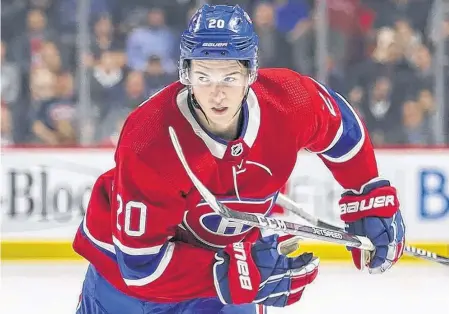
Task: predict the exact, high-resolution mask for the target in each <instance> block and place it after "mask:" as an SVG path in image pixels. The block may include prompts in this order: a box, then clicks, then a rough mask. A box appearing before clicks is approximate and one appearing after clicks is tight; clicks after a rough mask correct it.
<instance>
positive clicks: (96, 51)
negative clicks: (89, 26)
mask: <svg viewBox="0 0 449 314" xmlns="http://www.w3.org/2000/svg"><path fill="white" fill-rule="evenodd" d="M91 38H92V41H91V43H90V55H89V57H90V58H92V60H98V59H99V58H100V56H101V54H102V53H103V52H104V51H119V50H122V46H121V44H120V42H119V40H118V38H117V37H115V36H114V27H113V25H112V20H111V17H110V16H108V15H102V16H100V17H99V18H98V20H97V21H96V22H95V25H94V33H93V34H92V36H91Z"/></svg>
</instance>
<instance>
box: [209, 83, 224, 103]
mask: <svg viewBox="0 0 449 314" xmlns="http://www.w3.org/2000/svg"><path fill="white" fill-rule="evenodd" d="M211 96H212V99H213V101H214V102H216V103H220V102H221V101H222V100H223V99H224V98H225V97H226V95H225V93H224V92H223V90H221V89H220V88H219V87H218V86H216V87H214V89H213V90H212V94H211Z"/></svg>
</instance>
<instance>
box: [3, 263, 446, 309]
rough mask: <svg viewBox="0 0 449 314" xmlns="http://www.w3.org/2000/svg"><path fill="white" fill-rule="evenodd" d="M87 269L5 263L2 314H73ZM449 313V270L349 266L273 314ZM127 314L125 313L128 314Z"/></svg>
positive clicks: (333, 270)
mask: <svg viewBox="0 0 449 314" xmlns="http://www.w3.org/2000/svg"><path fill="white" fill-rule="evenodd" d="M85 270H86V264H84V263H61V262H59V263H51V264H50V263H46V264H42V263H38V264H36V263H34V264H31V263H14V264H13V263H4V264H3V265H2V266H1V292H0V313H2V314H22V313H27V314H69V313H75V307H76V304H77V301H78V295H79V292H80V289H81V285H82V280H83V277H84V272H85ZM430 312H431V313H446V314H447V313H449V268H447V267H442V266H439V265H435V266H433V265H430V264H427V263H426V264H419V265H416V264H402V265H397V266H395V267H394V268H393V269H392V270H390V272H388V273H386V274H384V275H368V274H367V273H361V272H358V271H356V269H355V268H353V267H352V265H349V264H340V265H337V264H327V263H323V264H322V265H321V266H320V273H319V275H318V277H317V279H316V281H315V282H314V283H313V284H312V285H311V286H309V287H308V288H307V289H306V291H305V293H304V296H303V299H302V300H301V302H300V303H299V304H297V305H293V306H291V307H288V308H284V309H271V308H270V309H269V310H268V313H269V314H282V313H287V314H289V313H291V314H293V313H295V314H296V313H298V314H306V313H313V314H321V313H322V314H339V313H341V314H395V313H398V314H399V313H400V314H402V313H407V314H408V313H410V314H411V313H430ZM124 314H125V313H124Z"/></svg>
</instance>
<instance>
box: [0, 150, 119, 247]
mask: <svg viewBox="0 0 449 314" xmlns="http://www.w3.org/2000/svg"><path fill="white" fill-rule="evenodd" d="M111 167H113V150H84V149H63V150H56V149H43V150H38V149H32V150H31V151H29V150H25V149H17V150H15V149H13V150H7V151H4V152H3V154H2V177H1V184H2V189H1V198H0V200H1V220H2V228H1V236H2V239H4V240H10V239H33V240H40V239H42V240H47V239H70V238H72V237H73V235H74V233H75V231H76V228H78V225H79V223H80V222H81V219H82V217H83V216H84V213H85V209H86V207H87V204H88V201H89V198H90V193H91V189H92V186H93V184H94V182H95V179H96V178H97V177H98V176H99V175H100V174H101V173H102V172H104V171H106V170H108V169H110V168H111Z"/></svg>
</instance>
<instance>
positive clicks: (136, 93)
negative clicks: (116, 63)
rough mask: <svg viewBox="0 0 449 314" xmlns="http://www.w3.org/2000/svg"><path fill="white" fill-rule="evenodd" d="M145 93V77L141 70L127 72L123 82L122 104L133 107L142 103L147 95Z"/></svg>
mask: <svg viewBox="0 0 449 314" xmlns="http://www.w3.org/2000/svg"><path fill="white" fill-rule="evenodd" d="M146 95H149V94H146V93H145V79H144V75H143V73H142V72H139V71H133V72H129V73H128V76H127V77H126V82H125V97H124V100H123V106H124V107H125V108H130V109H134V108H136V107H137V106H139V105H140V104H141V103H143V102H144V101H145V100H146V99H147V98H148V97H146Z"/></svg>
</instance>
